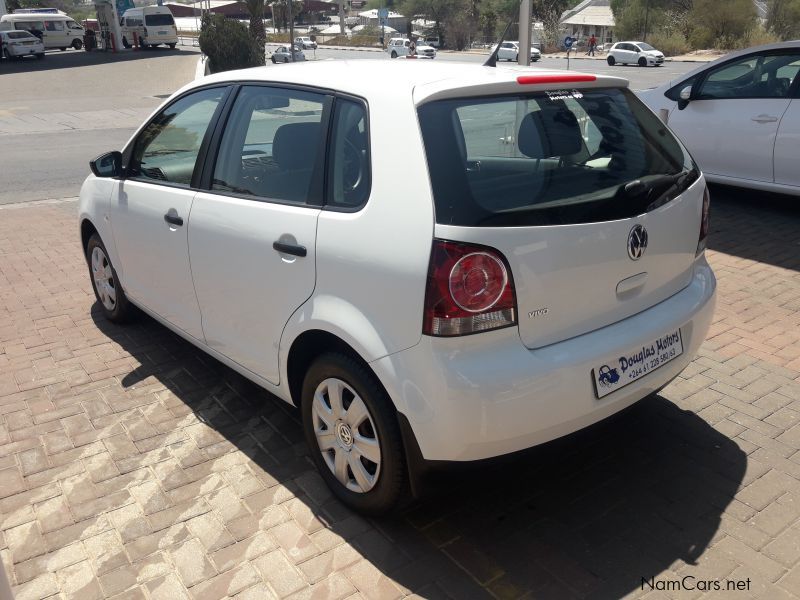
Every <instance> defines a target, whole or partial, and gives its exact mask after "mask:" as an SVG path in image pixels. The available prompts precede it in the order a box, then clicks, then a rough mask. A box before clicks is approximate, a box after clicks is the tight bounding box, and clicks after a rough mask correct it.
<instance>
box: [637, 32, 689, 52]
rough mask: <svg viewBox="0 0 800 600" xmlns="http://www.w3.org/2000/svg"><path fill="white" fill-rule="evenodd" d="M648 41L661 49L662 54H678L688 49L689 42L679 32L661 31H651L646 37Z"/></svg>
mask: <svg viewBox="0 0 800 600" xmlns="http://www.w3.org/2000/svg"><path fill="white" fill-rule="evenodd" d="M647 41H648V43H650V44H652V45H653V47H655V48H657V49H658V50H661V52H663V53H664V56H679V55H681V54H686V53H687V52H688V51H689V44H688V42H687V41H686V38H685V37H683V35H681V34H680V33H677V32H675V33H673V34H671V35H666V34H663V33H653V34H650V36H649V37H648V40H647Z"/></svg>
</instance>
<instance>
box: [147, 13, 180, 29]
mask: <svg viewBox="0 0 800 600" xmlns="http://www.w3.org/2000/svg"><path fill="white" fill-rule="evenodd" d="M144 24H145V25H148V26H150V27H158V26H164V25H174V24H175V21H173V20H172V15H146V16H145V18H144Z"/></svg>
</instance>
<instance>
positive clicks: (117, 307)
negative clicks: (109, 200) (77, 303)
mask: <svg viewBox="0 0 800 600" xmlns="http://www.w3.org/2000/svg"><path fill="white" fill-rule="evenodd" d="M86 261H87V262H88V264H89V274H90V275H91V280H92V288H93V289H94V295H95V297H96V298H97V302H98V303H99V304H100V309H101V310H102V311H103V314H104V315H105V317H106V319H108V320H109V321H112V322H114V323H124V322H125V321H128V320H130V318H131V317H132V316H133V310H134V308H133V305H132V304H130V303H129V302H128V298H127V296H125V292H124V291H123V289H122V286H121V285H120V284H119V278H118V277H117V272H116V271H115V270H114V266H113V265H112V264H111V260H110V259H109V258H108V252H107V251H106V247H105V246H104V245H103V240H101V239H100V236H99V235H97V234H96V233H94V234H92V237H90V238H89V243H88V244H86Z"/></svg>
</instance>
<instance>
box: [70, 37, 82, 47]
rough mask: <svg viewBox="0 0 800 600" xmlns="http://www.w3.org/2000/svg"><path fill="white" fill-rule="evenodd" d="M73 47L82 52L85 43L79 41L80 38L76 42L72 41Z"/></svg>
mask: <svg viewBox="0 0 800 600" xmlns="http://www.w3.org/2000/svg"><path fill="white" fill-rule="evenodd" d="M72 47H73V48H74V49H75V50H80V49H81V48H83V41H82V40H79V39H78V38H75V39H74V40H72Z"/></svg>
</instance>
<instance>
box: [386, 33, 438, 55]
mask: <svg viewBox="0 0 800 600" xmlns="http://www.w3.org/2000/svg"><path fill="white" fill-rule="evenodd" d="M412 44H413V45H414V46H413V47H414V48H415V53H416V56H417V58H430V59H433V58H436V48H433V47H432V46H426V45H425V44H423V43H420V42H412V41H411V40H409V39H408V38H402V37H396V38H392V39H390V40H389V44H388V45H387V46H386V52H387V53H388V54H389V56H390V57H391V58H397V57H398V56H408V55H409V54H410V53H411V48H412Z"/></svg>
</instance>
